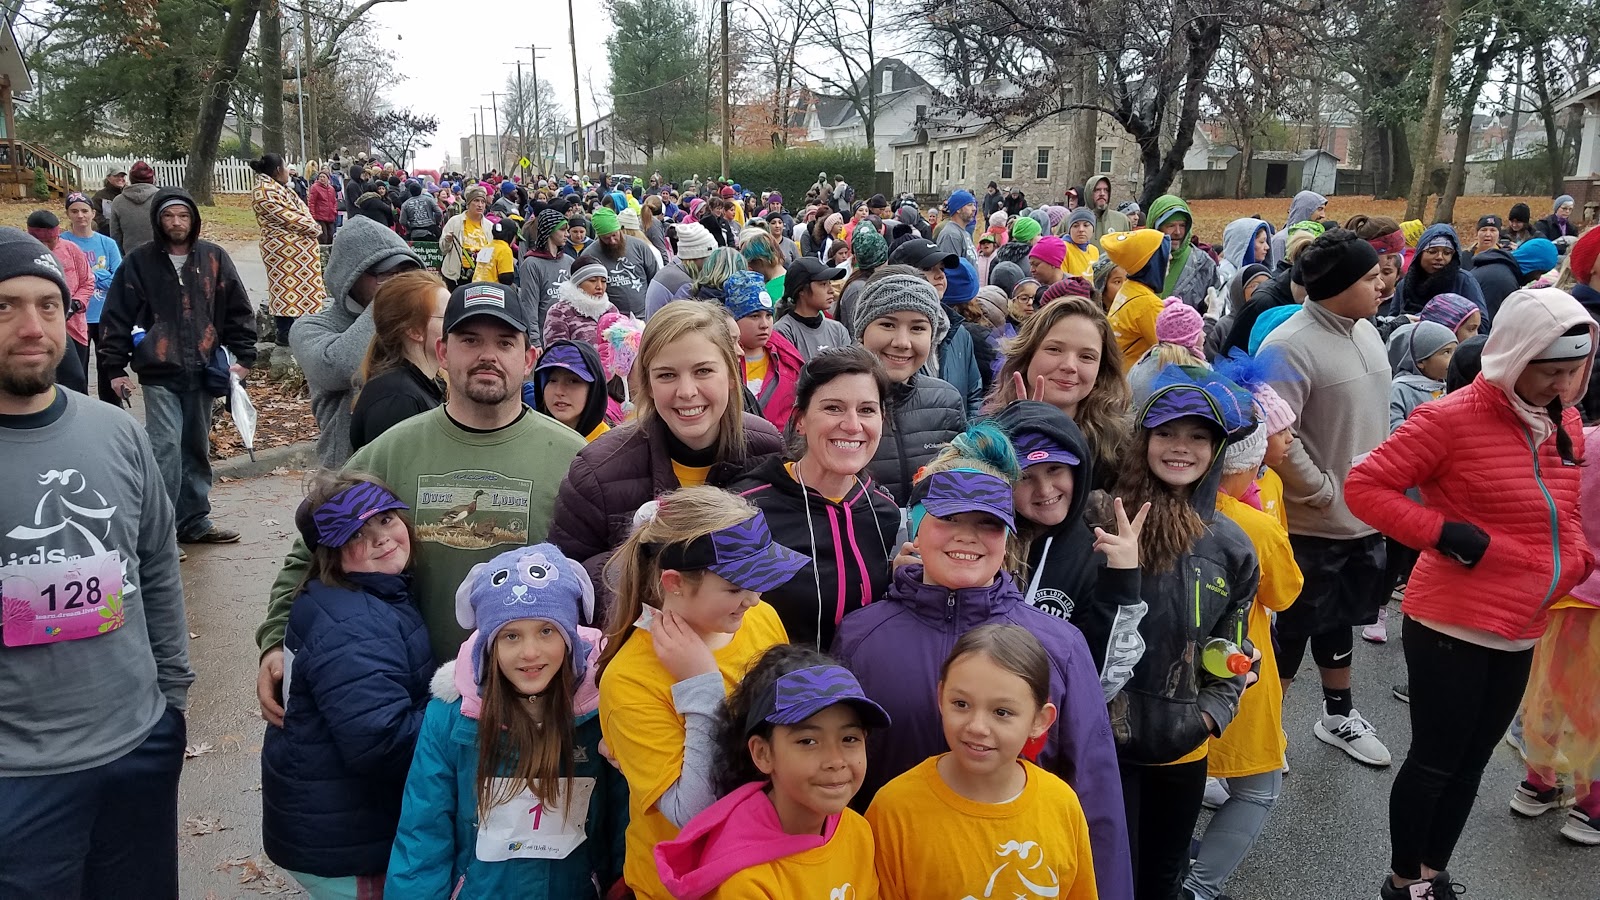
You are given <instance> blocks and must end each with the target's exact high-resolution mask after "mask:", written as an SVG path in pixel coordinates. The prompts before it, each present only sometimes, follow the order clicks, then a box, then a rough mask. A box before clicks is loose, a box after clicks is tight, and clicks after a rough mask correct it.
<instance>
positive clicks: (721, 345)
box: [633, 250, 745, 462]
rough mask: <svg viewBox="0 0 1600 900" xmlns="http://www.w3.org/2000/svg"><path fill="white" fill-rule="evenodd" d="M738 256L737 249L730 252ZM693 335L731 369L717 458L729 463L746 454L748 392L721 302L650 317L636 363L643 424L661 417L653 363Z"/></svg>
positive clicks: (667, 309) (676, 307)
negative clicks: (742, 387)
mask: <svg viewBox="0 0 1600 900" xmlns="http://www.w3.org/2000/svg"><path fill="white" fill-rule="evenodd" d="M730 252H732V253H733V255H734V256H735V257H737V256H738V252H739V251H737V250H733V251H730ZM690 335H699V336H700V337H703V338H705V339H706V340H707V341H710V342H711V346H712V347H715V348H716V350H717V357H718V358H719V359H720V360H721V361H722V365H723V368H725V369H726V370H727V372H728V406H727V408H726V409H724V410H723V412H722V420H721V421H720V422H718V423H717V460H718V461H719V462H729V461H738V460H742V459H744V457H745V441H744V395H743V392H742V391H741V390H740V384H739V378H740V372H741V371H742V369H741V368H740V366H739V358H738V356H737V355H735V354H734V352H733V335H732V334H731V333H730V332H729V331H728V323H727V318H726V315H725V314H724V313H723V308H722V306H721V305H720V304H715V303H668V304H667V305H666V306H664V307H662V308H661V311H660V312H658V313H656V314H655V315H653V316H651V317H650V322H649V324H647V325H645V327H644V334H643V335H641V336H640V338H639V355H638V359H637V361H636V362H634V364H633V398H634V403H635V405H636V406H637V407H638V412H637V419H638V421H639V422H640V423H643V422H645V421H646V420H648V419H650V418H651V417H655V418H657V419H659V418H660V414H659V413H657V412H656V407H655V400H654V398H653V397H652V396H651V394H650V366H651V364H652V363H654V362H655V358H656V356H657V355H659V354H660V353H661V351H663V350H665V349H666V348H668V347H671V346H673V345H674V344H676V343H678V342H679V341H681V340H683V339H684V338H686V337H689V336H690Z"/></svg>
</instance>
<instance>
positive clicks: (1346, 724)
mask: <svg viewBox="0 0 1600 900" xmlns="http://www.w3.org/2000/svg"><path fill="white" fill-rule="evenodd" d="M1311 730H1312V731H1313V732H1314V733H1315V734H1316V736H1317V740H1319V741H1322V742H1323V743H1324V744H1329V745H1331V746H1334V747H1338V748H1339V749H1340V750H1343V751H1344V752H1346V753H1348V754H1350V756H1351V757H1353V758H1354V759H1355V760H1356V761H1357V762H1362V763H1366V764H1367V765H1369V766H1380V767H1381V766H1387V765H1389V764H1390V762H1391V761H1392V760H1391V758H1390V756H1389V748H1388V747H1385V746H1384V745H1383V742H1382V741H1380V740H1378V732H1377V729H1375V728H1373V727H1372V723H1371V722H1368V721H1367V720H1366V719H1365V718H1364V717H1363V716H1362V715H1361V713H1359V712H1357V711H1356V710H1353V709H1352V710H1350V715H1348V716H1334V715H1329V714H1328V710H1327V707H1326V706H1324V707H1323V710H1322V718H1321V719H1319V720H1318V721H1317V724H1316V726H1315V727H1313V728H1312V729H1311Z"/></svg>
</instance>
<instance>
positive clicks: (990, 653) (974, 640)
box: [939, 623, 1050, 707]
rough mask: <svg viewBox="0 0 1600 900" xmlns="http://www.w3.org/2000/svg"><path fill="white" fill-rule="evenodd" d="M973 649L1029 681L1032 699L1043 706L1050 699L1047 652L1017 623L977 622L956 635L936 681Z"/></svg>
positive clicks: (947, 674) (944, 676)
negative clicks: (978, 623) (957, 636)
mask: <svg viewBox="0 0 1600 900" xmlns="http://www.w3.org/2000/svg"><path fill="white" fill-rule="evenodd" d="M972 653H981V654H983V655H984V656H986V657H988V658H989V661H990V662H992V663H994V664H995V665H997V666H999V667H1000V668H1002V669H1004V670H1006V671H1007V672H1010V673H1011V674H1013V675H1015V676H1017V677H1018V678H1021V679H1022V680H1023V681H1025V682H1027V684H1028V691H1029V693H1031V694H1033V700H1034V702H1035V703H1037V704H1039V706H1040V707H1043V706H1044V705H1045V704H1046V703H1049V702H1050V655H1049V654H1048V653H1046V652H1045V649H1044V645H1043V644H1041V643H1039V639H1038V638H1036V637H1034V636H1033V633H1032V632H1030V631H1028V629H1026V628H1023V627H1022V626H1020V625H1003V624H998V623H996V624H991V625H979V626H978V627H977V628H974V629H972V630H971V631H968V632H966V633H964V634H962V635H961V637H959V638H956V645H955V646H954V647H952V648H950V655H949V656H947V657H945V659H944V664H943V665H941V666H939V683H940V684H943V683H944V680H945V679H946V678H947V677H949V675H950V667H951V666H953V665H955V664H956V660H958V659H960V658H961V657H963V656H967V655H968V654H972Z"/></svg>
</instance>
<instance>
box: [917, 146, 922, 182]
mask: <svg viewBox="0 0 1600 900" xmlns="http://www.w3.org/2000/svg"><path fill="white" fill-rule="evenodd" d="M917 183H918V184H921V183H922V154H921V153H918V154H917Z"/></svg>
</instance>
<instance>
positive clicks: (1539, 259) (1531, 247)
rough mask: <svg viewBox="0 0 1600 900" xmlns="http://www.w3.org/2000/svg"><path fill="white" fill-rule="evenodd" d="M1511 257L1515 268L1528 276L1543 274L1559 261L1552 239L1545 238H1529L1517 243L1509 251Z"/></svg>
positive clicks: (1559, 254)
mask: <svg viewBox="0 0 1600 900" xmlns="http://www.w3.org/2000/svg"><path fill="white" fill-rule="evenodd" d="M1511 257H1512V258H1513V259H1515V260H1516V261H1517V268H1519V269H1521V270H1522V274H1523V275H1527V276H1529V277H1532V276H1535V275H1543V274H1544V273H1546V272H1548V271H1550V270H1551V269H1554V268H1555V267H1556V264H1557V263H1559V262H1560V261H1561V253H1560V251H1558V250H1557V249H1556V245H1555V243H1554V242H1553V241H1550V240H1549V239H1547V238H1529V239H1527V240H1525V241H1523V242H1522V243H1520V244H1518V245H1517V249H1515V250H1513V251H1511Z"/></svg>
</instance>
